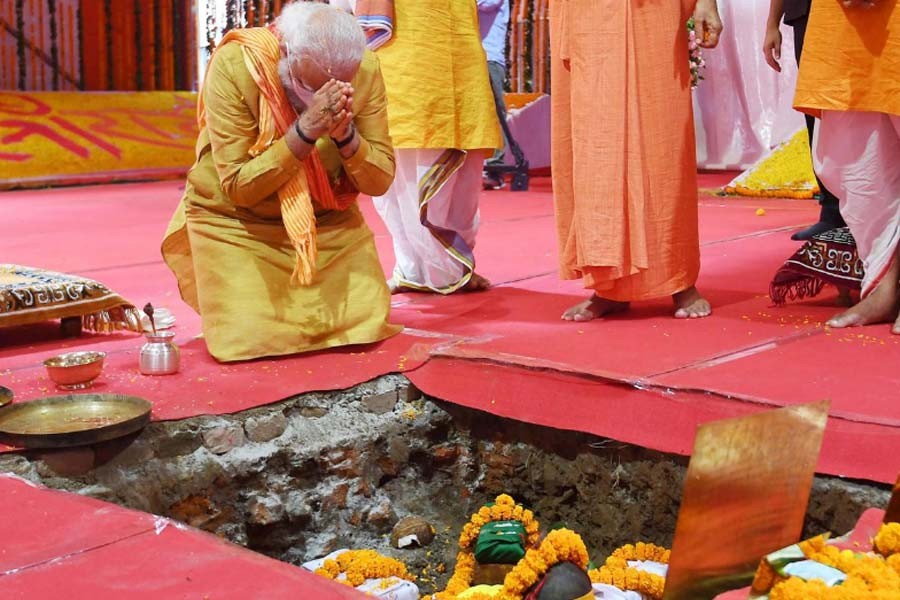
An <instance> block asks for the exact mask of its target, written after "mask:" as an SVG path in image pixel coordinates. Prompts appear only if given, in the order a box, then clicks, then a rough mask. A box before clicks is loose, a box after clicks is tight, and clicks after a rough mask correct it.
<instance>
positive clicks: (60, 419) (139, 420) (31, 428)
mask: <svg viewBox="0 0 900 600" xmlns="http://www.w3.org/2000/svg"><path fill="white" fill-rule="evenodd" d="M151 408H152V405H151V404H150V403H149V402H147V401H146V400H143V399H141V398H137V397H134V396H124V395H121V394H70V395H67V396H50V397H48V398H41V399H40V400H32V401H30V402H21V403H17V404H10V405H9V406H5V407H3V408H0V442H3V443H6V444H9V445H11V446H21V447H24V448H66V447H69V446H82V445H85V444H93V443H95V442H103V441H106V440H111V439H114V438H118V437H122V436H125V435H128V434H129V433H134V432H135V431H139V430H140V429H142V428H143V427H144V426H145V425H147V423H149V422H150V409H151Z"/></svg>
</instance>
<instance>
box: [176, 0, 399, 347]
mask: <svg viewBox="0 0 900 600" xmlns="http://www.w3.org/2000/svg"><path fill="white" fill-rule="evenodd" d="M198 114H199V119H200V137H199V139H198V141H197V160H196V163H195V164H194V166H193V168H192V169H191V171H190V173H189V175H188V181H187V186H186V189H185V193H184V197H183V199H182V201H181V203H180V204H179V206H178V208H177V209H176V211H175V215H174V216H173V218H172V221H171V223H170V225H169V229H168V231H167V232H166V236H165V239H164V241H163V245H162V251H163V256H164V258H165V260H166V262H167V264H168V265H169V267H170V268H171V269H172V270H173V271H174V273H175V276H176V278H177V279H178V284H179V288H180V290H181V295H182V298H183V299H184V300H185V302H187V303H188V304H189V305H190V306H191V307H193V308H194V309H195V310H196V311H198V312H199V313H200V316H201V319H202V328H203V335H204V337H205V339H206V344H207V347H208V349H209V352H210V353H211V354H212V355H213V357H215V358H216V359H217V360H220V361H234V360H246V359H253V358H257V357H262V356H275V355H284V354H294V353H298V352H308V351H311V350H319V349H323V348H330V347H335V346H342V345H347V344H365V343H371V342H376V341H379V340H383V339H385V338H387V337H389V336H391V335H393V334H395V333H397V332H398V331H399V328H398V327H395V326H392V325H390V324H389V323H388V313H389V310H390V293H389V290H388V288H387V285H386V284H385V281H384V275H383V271H382V269H381V265H380V263H379V261H378V255H377V253H376V251H375V244H374V241H373V236H372V233H371V232H370V230H369V228H368V227H367V226H366V224H365V222H364V220H363V217H362V214H361V213H360V211H359V209H358V207H357V205H356V197H357V195H358V194H359V193H365V194H382V193H384V191H385V190H387V189H388V187H390V185H391V182H392V181H393V177H394V154H393V147H392V146H391V140H390V135H389V133H388V122H387V102H386V97H385V90H384V82H383V80H382V77H381V74H380V71H379V66H378V60H377V58H376V57H375V55H374V54H372V53H371V52H368V51H366V48H365V36H364V35H363V33H362V31H361V30H360V28H359V25H358V24H357V22H356V20H355V19H354V17H353V16H352V15H349V14H347V13H345V12H342V11H339V10H336V9H334V8H332V7H329V6H328V5H325V4H317V3H303V2H300V3H295V4H291V5H288V6H287V7H285V9H284V10H283V12H282V14H281V15H280V16H279V18H278V20H277V21H276V23H275V26H274V27H271V28H251V29H238V30H234V31H232V32H229V33H228V34H227V35H226V36H225V37H224V39H223V40H222V42H221V44H220V45H219V47H218V48H217V50H216V52H215V54H214V55H213V57H212V60H211V62H210V64H209V68H208V70H207V73H206V78H205V80H204V82H203V88H202V90H201V92H200V98H199V105H198Z"/></svg>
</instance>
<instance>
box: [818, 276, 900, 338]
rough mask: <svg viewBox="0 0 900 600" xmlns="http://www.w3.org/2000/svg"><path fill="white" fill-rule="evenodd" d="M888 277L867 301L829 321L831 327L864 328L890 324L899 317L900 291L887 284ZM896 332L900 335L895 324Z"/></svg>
mask: <svg viewBox="0 0 900 600" xmlns="http://www.w3.org/2000/svg"><path fill="white" fill-rule="evenodd" d="M888 281H890V279H888V278H887V277H886V278H885V279H883V280H882V282H881V283H880V284H879V285H878V287H877V288H875V290H874V291H873V292H872V293H871V294H869V295H868V296H866V298H865V300H863V301H861V302H860V303H859V304H857V305H856V306H854V307H853V308H851V309H850V310H848V311H845V312H842V313H841V314H839V315H837V316H836V317H832V318H831V320H830V321H828V323H827V325H828V326H829V327H834V328H835V329H843V328H845V327H862V326H863V325H872V324H873V323H890V322H891V321H892V320H894V319H895V318H896V317H897V306H898V302H900V290H898V288H897V286H896V285H890V284H887V282H888ZM894 332H895V333H900V330H898V326H897V324H896V323H895V324H894Z"/></svg>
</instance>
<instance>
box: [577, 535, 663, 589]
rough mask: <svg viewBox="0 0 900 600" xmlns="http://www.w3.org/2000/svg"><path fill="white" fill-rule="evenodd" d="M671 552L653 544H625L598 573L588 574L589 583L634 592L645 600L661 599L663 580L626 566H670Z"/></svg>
mask: <svg viewBox="0 0 900 600" xmlns="http://www.w3.org/2000/svg"><path fill="white" fill-rule="evenodd" d="M671 554H672V553H671V551H670V550H668V549H666V548H663V547H662V546H656V545H655V544H645V543H643V542H638V543H637V544H634V545H632V544H627V545H625V546H622V547H621V548H618V549H616V550H615V551H614V552H613V553H612V554H611V555H610V556H609V558H607V559H606V562H605V563H604V564H603V566H602V567H600V568H599V569H593V570H591V571H588V576H590V578H591V581H592V582H594V583H605V584H607V585H613V586H615V587H617V588H619V589H620V590H629V591H632V592H637V593H639V594H642V595H644V596H646V597H648V598H653V599H659V598H662V594H663V589H664V588H665V587H666V578H665V577H662V576H660V575H656V574H655V573H648V572H647V571H642V570H640V569H636V568H634V567H631V566H629V565H628V561H635V560H640V561H653V562H658V563H663V564H669V557H670V556H671Z"/></svg>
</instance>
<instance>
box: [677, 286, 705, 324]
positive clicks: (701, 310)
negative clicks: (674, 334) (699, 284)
mask: <svg viewBox="0 0 900 600" xmlns="http://www.w3.org/2000/svg"><path fill="white" fill-rule="evenodd" d="M672 300H673V301H674V302H675V318H676V319H702V318H704V317H708V316H709V315H711V314H712V307H711V306H710V305H709V302H708V301H707V300H706V298H704V297H703V296H701V295H700V292H699V291H698V290H697V288H696V287H694V286H691V287H689V288H688V289H686V290H684V291H683V292H678V293H677V294H673V295H672Z"/></svg>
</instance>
